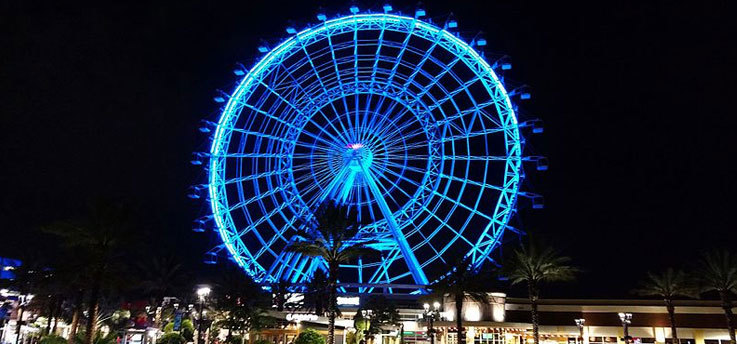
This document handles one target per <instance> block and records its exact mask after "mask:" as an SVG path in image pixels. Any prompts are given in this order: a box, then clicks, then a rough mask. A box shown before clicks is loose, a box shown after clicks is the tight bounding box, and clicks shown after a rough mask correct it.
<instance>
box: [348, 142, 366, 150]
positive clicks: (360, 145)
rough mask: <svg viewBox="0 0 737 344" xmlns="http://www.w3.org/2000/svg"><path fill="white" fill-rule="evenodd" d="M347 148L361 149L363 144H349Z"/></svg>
mask: <svg viewBox="0 0 737 344" xmlns="http://www.w3.org/2000/svg"><path fill="white" fill-rule="evenodd" d="M348 148H350V149H359V148H363V143H351V144H349V145H348Z"/></svg>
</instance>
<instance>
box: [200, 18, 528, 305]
mask: <svg viewBox="0 0 737 344" xmlns="http://www.w3.org/2000/svg"><path fill="white" fill-rule="evenodd" d="M290 30H291V29H290ZM290 30H288V31H290ZM291 31H292V33H294V35H293V36H292V37H290V38H289V39H287V40H285V41H284V42H282V43H281V44H279V45H278V46H276V47H275V48H273V49H272V50H270V51H269V52H268V53H267V54H266V55H265V56H263V58H262V59H261V60H260V62H258V63H257V64H256V65H255V66H254V67H253V68H252V69H251V70H250V71H248V72H247V73H242V74H244V75H245V76H244V78H243V80H242V81H240V82H239V84H238V86H237V87H236V88H235V90H234V91H233V92H232V94H231V95H230V96H229V98H227V103H226V105H225V107H224V109H223V111H222V116H221V117H220V120H219V121H218V123H217V126H216V127H215V129H214V134H213V141H212V146H211V150H210V152H209V157H210V160H209V175H208V178H209V181H208V184H207V187H208V192H209V199H210V203H211V207H212V212H213V215H212V218H213V219H214V222H215V225H216V227H217V231H218V232H219V234H220V237H221V239H222V241H223V243H224V247H225V248H226V249H227V251H228V252H229V253H230V255H231V256H232V258H233V260H234V261H235V262H236V263H237V264H238V265H240V266H241V267H242V268H243V269H244V270H245V271H246V272H248V273H249V274H250V275H251V276H253V277H254V278H255V279H256V280H257V281H260V282H264V283H271V282H275V281H277V280H288V281H291V282H295V283H300V282H304V281H306V280H309V278H310V277H311V275H312V273H313V272H314V271H315V270H316V269H322V268H324V262H322V261H321V260H320V259H316V258H309V257H305V256H301V255H299V254H296V253H291V252H287V251H286V250H285V248H286V247H287V246H288V245H289V244H290V243H291V242H292V240H294V237H293V236H294V234H295V231H296V230H297V229H298V228H297V227H298V226H299V224H300V223H304V222H302V221H299V219H309V218H310V217H311V216H312V212H313V211H314V209H316V208H317V206H318V205H319V204H321V203H322V202H324V201H326V200H332V201H337V202H340V203H343V204H347V205H348V207H349V209H350V211H352V212H355V213H356V214H357V216H358V217H359V218H360V220H361V221H362V222H364V223H368V224H367V225H366V226H364V227H363V229H362V230H361V232H360V235H359V239H358V240H364V239H366V240H368V239H372V240H376V241H377V242H378V243H377V244H376V245H374V247H375V248H377V249H379V250H380V251H381V252H382V255H381V257H380V258H375V259H362V260H361V259H359V260H358V261H356V262H352V263H350V264H346V265H344V266H342V267H341V268H342V270H341V276H340V278H341V280H342V281H344V282H346V281H350V282H358V283H363V284H366V285H370V284H386V283H389V284H397V283H412V284H427V283H428V282H430V281H432V280H434V279H436V278H438V277H439V273H440V272H441V271H442V266H444V264H445V263H452V262H453V261H454V260H455V259H457V258H458V257H462V256H470V257H472V259H473V261H474V262H475V263H477V264H481V263H482V262H483V261H485V260H490V259H491V258H489V257H490V253H491V252H492V251H493V250H494V249H495V248H497V247H498V246H499V245H500V243H501V240H502V236H503V233H504V230H505V228H506V227H507V223H508V221H509V217H510V215H511V213H512V212H513V209H514V206H515V203H516V197H517V195H518V188H519V183H520V179H521V170H522V160H524V158H523V156H522V152H521V140H520V133H519V125H518V123H517V119H516V116H515V113H514V110H513V107H512V104H511V103H510V99H509V96H508V94H507V92H506V91H505V89H504V86H503V85H502V83H501V82H500V80H499V78H498V77H497V75H496V74H495V73H494V71H493V69H492V68H491V67H490V66H489V64H488V63H487V62H486V61H485V60H484V59H483V58H482V57H481V56H480V55H479V54H478V53H477V52H476V51H475V50H474V49H473V48H471V46H469V44H467V43H465V42H464V41H463V40H461V39H459V38H458V37H456V36H455V35H453V34H452V33H451V32H449V31H447V30H445V29H441V28H438V27H436V26H434V25H432V24H429V23H427V22H424V21H421V20H419V19H418V18H411V17H404V16H399V15H392V14H358V13H355V14H354V15H350V16H345V17H340V18H337V19H332V20H324V21H323V23H322V24H321V25H318V26H315V27H311V28H309V29H306V30H304V31H301V32H298V33H297V32H296V31H294V30H291ZM267 51H268V50H267ZM222 100H223V101H225V100H226V99H225V97H224V98H223V99H222ZM367 289H371V288H370V287H367V288H364V289H363V290H367ZM369 291H370V290H369Z"/></svg>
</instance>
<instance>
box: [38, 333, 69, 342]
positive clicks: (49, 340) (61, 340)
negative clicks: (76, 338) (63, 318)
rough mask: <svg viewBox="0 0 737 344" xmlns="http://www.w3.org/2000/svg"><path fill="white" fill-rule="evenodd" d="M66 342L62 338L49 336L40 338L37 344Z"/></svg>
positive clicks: (53, 335)
mask: <svg viewBox="0 0 737 344" xmlns="http://www.w3.org/2000/svg"><path fill="white" fill-rule="evenodd" d="M66 342H67V340H66V339H64V337H62V336H59V335H55V334H50V335H48V336H43V337H41V340H40V341H39V344H66Z"/></svg>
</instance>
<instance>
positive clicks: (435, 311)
mask: <svg viewBox="0 0 737 344" xmlns="http://www.w3.org/2000/svg"><path fill="white" fill-rule="evenodd" d="M422 308H424V309H425V310H424V311H423V312H422V318H423V319H424V320H425V322H426V323H427V333H428V334H429V335H430V344H435V329H434V328H433V323H434V322H435V318H437V317H439V316H440V302H437V301H435V302H433V303H432V310H431V309H430V304H429V303H425V304H424V305H422Z"/></svg>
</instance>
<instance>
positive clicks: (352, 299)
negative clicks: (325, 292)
mask: <svg viewBox="0 0 737 344" xmlns="http://www.w3.org/2000/svg"><path fill="white" fill-rule="evenodd" d="M336 301H337V302H338V305H341V306H358V305H359V304H360V303H361V298H359V297H358V296H338V297H337V298H336Z"/></svg>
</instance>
